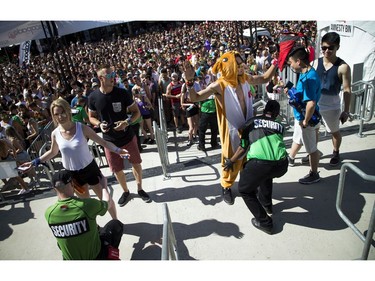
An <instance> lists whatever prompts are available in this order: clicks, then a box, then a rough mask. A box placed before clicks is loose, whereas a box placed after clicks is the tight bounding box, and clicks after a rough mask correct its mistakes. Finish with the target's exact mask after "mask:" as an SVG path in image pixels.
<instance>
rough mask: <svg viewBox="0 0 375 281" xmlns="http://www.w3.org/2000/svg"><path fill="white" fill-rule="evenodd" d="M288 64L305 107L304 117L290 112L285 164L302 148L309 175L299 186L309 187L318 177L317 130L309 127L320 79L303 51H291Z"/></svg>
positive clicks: (315, 127) (317, 97)
mask: <svg viewBox="0 0 375 281" xmlns="http://www.w3.org/2000/svg"><path fill="white" fill-rule="evenodd" d="M288 64H289V65H290V67H291V68H292V69H294V71H295V72H297V73H299V74H300V75H299V79H298V82H297V85H296V93H298V94H301V95H302V102H303V103H304V106H305V114H304V115H303V114H301V112H299V111H298V110H297V109H296V108H293V111H294V118H295V125H294V132H293V144H292V148H291V150H290V153H289V156H288V157H289V161H290V162H293V161H294V157H295V156H296V154H297V152H298V151H299V150H300V149H301V147H302V145H304V146H305V150H306V152H307V153H308V154H309V159H310V172H309V174H307V175H306V176H305V177H303V178H301V179H300V180H299V182H300V183H301V184H312V183H315V182H318V181H320V176H319V173H318V164H319V158H320V155H319V150H318V148H317V134H316V131H315V130H316V129H317V128H318V126H320V123H318V124H317V125H315V126H311V125H309V121H310V119H311V118H312V116H313V114H314V111H315V110H319V107H318V101H319V99H320V95H321V86H320V79H319V76H318V74H317V72H316V71H315V69H314V68H313V67H312V66H311V65H310V64H309V54H308V52H307V51H306V49H305V48H303V47H299V48H296V49H294V50H292V51H291V52H290V54H289V56H288Z"/></svg>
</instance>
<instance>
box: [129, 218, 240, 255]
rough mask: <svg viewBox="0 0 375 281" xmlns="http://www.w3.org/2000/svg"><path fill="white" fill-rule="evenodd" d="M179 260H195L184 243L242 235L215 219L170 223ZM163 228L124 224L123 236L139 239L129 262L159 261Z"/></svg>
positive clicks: (151, 225) (153, 225) (226, 223)
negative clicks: (189, 222) (207, 238)
mask: <svg viewBox="0 0 375 281" xmlns="http://www.w3.org/2000/svg"><path fill="white" fill-rule="evenodd" d="M172 225H173V229H174V233H175V237H176V240H177V249H178V254H179V259H180V260H195V258H194V257H191V256H190V254H189V250H188V249H187V247H186V245H185V241H187V240H189V239H196V238H201V237H207V236H210V235H211V234H216V235H219V236H223V237H228V238H229V237H232V236H233V237H235V238H237V239H241V238H242V237H243V235H244V234H243V233H242V232H240V230H239V227H238V226H237V225H236V224H234V223H231V222H220V221H217V220H215V219H211V220H203V221H200V222H197V223H193V224H183V223H172ZM162 231H163V226H162V225H156V224H149V223H135V224H125V225H124V234H127V235H133V236H137V237H139V240H138V242H137V243H134V244H133V249H134V251H133V253H132V256H131V258H130V259H131V260H160V259H161V247H162V246H161V245H162V236H163V233H162Z"/></svg>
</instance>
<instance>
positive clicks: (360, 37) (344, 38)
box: [316, 21, 375, 82]
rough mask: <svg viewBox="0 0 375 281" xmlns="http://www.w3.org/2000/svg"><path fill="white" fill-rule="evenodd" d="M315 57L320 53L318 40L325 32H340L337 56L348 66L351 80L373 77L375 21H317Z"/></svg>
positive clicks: (374, 70) (371, 78)
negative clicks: (350, 71) (351, 76)
mask: <svg viewBox="0 0 375 281" xmlns="http://www.w3.org/2000/svg"><path fill="white" fill-rule="evenodd" d="M317 28H318V32H319V33H318V40H317V45H316V46H319V48H318V47H317V48H316V50H317V53H316V57H320V56H322V54H321V53H320V40H321V38H322V36H323V35H324V34H326V33H327V32H331V31H335V32H337V33H339V34H340V49H339V50H338V51H337V56H339V57H341V58H342V59H343V60H345V62H346V63H347V64H348V65H349V66H350V68H351V70H352V72H353V73H352V75H353V82H355V81H358V80H364V81H371V80H373V79H375V21H318V22H317Z"/></svg>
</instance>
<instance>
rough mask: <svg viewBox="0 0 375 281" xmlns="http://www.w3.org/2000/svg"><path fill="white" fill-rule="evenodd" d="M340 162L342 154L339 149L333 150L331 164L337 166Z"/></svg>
mask: <svg viewBox="0 0 375 281" xmlns="http://www.w3.org/2000/svg"><path fill="white" fill-rule="evenodd" d="M338 164H340V154H339V152H338V151H333V157H332V158H331V160H330V161H329V165H330V166H337V165H338Z"/></svg>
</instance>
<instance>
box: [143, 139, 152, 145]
mask: <svg viewBox="0 0 375 281" xmlns="http://www.w3.org/2000/svg"><path fill="white" fill-rule="evenodd" d="M150 140H151V139H150V138H147V139H144V141H143V144H148V143H149V141H150Z"/></svg>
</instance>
